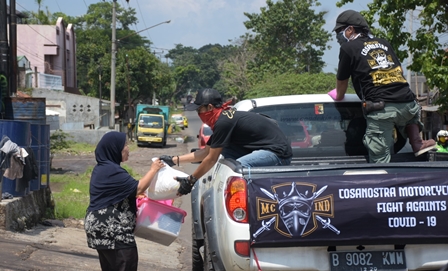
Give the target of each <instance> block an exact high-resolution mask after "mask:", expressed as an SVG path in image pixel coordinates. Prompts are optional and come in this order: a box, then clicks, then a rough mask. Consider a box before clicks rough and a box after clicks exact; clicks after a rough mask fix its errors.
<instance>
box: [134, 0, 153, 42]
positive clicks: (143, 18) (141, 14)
mask: <svg viewBox="0 0 448 271" xmlns="http://www.w3.org/2000/svg"><path fill="white" fill-rule="evenodd" d="M136 2H137V6H138V10H139V11H140V16H142V20H143V24H144V25H145V28H146V29H147V28H148V27H146V22H145V17H143V13H142V9H141V8H140V4H139V2H138V0H136ZM146 33H147V34H148V37H149V40H152V38H151V35H149V32H148V31H146Z"/></svg>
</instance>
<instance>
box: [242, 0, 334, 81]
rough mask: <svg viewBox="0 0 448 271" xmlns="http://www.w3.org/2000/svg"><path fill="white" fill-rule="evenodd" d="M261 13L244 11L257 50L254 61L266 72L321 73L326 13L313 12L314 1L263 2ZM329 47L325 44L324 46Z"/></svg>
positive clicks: (270, 0) (315, 2) (246, 24)
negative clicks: (264, 4)
mask: <svg viewBox="0 0 448 271" xmlns="http://www.w3.org/2000/svg"><path fill="white" fill-rule="evenodd" d="M266 4H267V6H266V7H262V8H261V13H260V14H257V13H251V14H250V13H244V15H246V16H247V18H248V19H249V20H248V21H246V22H244V25H245V26H246V28H247V29H248V30H251V31H252V32H253V33H254V35H253V40H252V41H251V44H252V46H253V48H254V51H256V52H257V56H256V58H255V61H254V64H255V67H254V68H257V69H258V70H259V72H260V73H261V74H264V73H266V72H275V73H284V72H294V73H303V72H313V73H316V72H321V71H322V68H323V67H324V62H323V61H322V56H323V54H324V50H325V49H326V48H327V46H326V44H327V42H328V40H329V39H330V33H328V31H325V30H324V29H323V25H324V24H325V20H324V18H323V17H324V15H325V14H326V12H319V13H315V11H314V10H313V8H312V7H313V6H320V3H319V2H318V1H317V0H280V1H277V2H275V3H274V2H273V1H272V0H267V1H266ZM328 48H329V47H328Z"/></svg>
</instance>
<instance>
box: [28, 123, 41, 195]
mask: <svg viewBox="0 0 448 271" xmlns="http://www.w3.org/2000/svg"><path fill="white" fill-rule="evenodd" d="M30 129H31V149H32V150H33V153H34V159H36V164H37V171H38V173H37V178H35V179H32V180H31V181H30V191H38V190H39V189H40V178H41V177H40V159H41V157H40V156H41V155H40V148H41V143H40V141H41V139H40V136H41V133H40V129H41V125H39V124H34V123H32V124H30Z"/></svg>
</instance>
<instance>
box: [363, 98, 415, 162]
mask: <svg viewBox="0 0 448 271" xmlns="http://www.w3.org/2000/svg"><path fill="white" fill-rule="evenodd" d="M420 109H421V108H420V105H419V104H418V103H417V102H415V101H412V102H409V103H386V105H385V107H384V109H382V110H378V111H373V112H370V113H369V114H367V115H366V116H365V117H366V120H367V129H366V133H365V135H364V139H363V142H364V145H365V146H366V148H367V149H368V150H369V160H370V163H389V162H390V157H391V156H390V155H391V152H393V146H394V134H393V131H394V127H395V128H397V133H400V134H401V135H402V136H403V137H404V138H408V136H407V133H406V126H407V125H408V124H418V125H419V127H420V130H421V129H422V128H423V124H422V122H421V121H420Z"/></svg>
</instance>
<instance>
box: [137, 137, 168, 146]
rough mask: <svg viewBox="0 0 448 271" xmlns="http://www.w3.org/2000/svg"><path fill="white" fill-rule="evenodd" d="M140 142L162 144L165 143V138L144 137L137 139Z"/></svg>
mask: <svg viewBox="0 0 448 271" xmlns="http://www.w3.org/2000/svg"><path fill="white" fill-rule="evenodd" d="M137 140H138V141H140V142H142V143H148V144H151V143H162V142H163V138H161V137H144V136H139V137H138V138H137Z"/></svg>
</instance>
